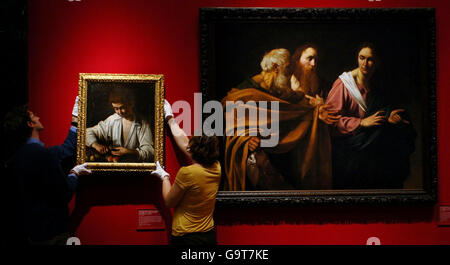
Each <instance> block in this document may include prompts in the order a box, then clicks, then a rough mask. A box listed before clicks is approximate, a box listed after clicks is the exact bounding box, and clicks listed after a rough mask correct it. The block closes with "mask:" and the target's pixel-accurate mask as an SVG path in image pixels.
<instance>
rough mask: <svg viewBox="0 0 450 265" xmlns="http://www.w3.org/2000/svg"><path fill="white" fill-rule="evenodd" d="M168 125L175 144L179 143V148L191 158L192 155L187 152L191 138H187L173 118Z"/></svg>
mask: <svg viewBox="0 0 450 265" xmlns="http://www.w3.org/2000/svg"><path fill="white" fill-rule="evenodd" d="M167 124H169V127H170V131H171V132H172V135H173V138H174V139H175V142H176V143H177V145H178V147H179V148H180V149H181V151H183V153H185V154H186V155H187V156H188V157H191V154H190V153H189V152H188V151H187V147H188V144H189V138H188V137H187V135H186V133H185V132H184V131H183V130H182V129H181V128H180V126H179V125H178V123H177V122H176V121H175V119H174V118H173V117H172V118H170V119H169V120H168V122H167Z"/></svg>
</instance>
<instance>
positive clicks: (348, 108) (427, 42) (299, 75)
mask: <svg viewBox="0 0 450 265" xmlns="http://www.w3.org/2000/svg"><path fill="white" fill-rule="evenodd" d="M200 51H201V54H200V56H201V58H200V62H201V85H200V86H201V91H202V98H203V100H204V101H207V100H215V101H220V102H221V105H222V107H223V109H224V124H222V125H223V126H222V127H220V128H223V134H222V137H221V163H222V168H223V172H222V173H223V174H222V176H223V177H222V182H221V185H220V189H219V194H218V197H217V201H218V203H219V204H226V205H245V204H248V205H266V204H268V205H280V204H281V205H286V204H287V205H289V204H336V203H343V204H361V203H362V204H366V203H367V204H377V203H402V204H408V203H411V204H417V203H427V204H429V203H434V202H436V198H437V164H436V142H437V139H436V77H435V67H436V64H435V60H436V54H435V11H434V9H431V8H426V9H425V8H413V9H404V8H399V9H356V8H353V9H316V8H315V9H298V8H201V9H200ZM203 118H204V120H206V119H208V117H206V115H205V114H204V117H203ZM225 123H226V124H225Z"/></svg>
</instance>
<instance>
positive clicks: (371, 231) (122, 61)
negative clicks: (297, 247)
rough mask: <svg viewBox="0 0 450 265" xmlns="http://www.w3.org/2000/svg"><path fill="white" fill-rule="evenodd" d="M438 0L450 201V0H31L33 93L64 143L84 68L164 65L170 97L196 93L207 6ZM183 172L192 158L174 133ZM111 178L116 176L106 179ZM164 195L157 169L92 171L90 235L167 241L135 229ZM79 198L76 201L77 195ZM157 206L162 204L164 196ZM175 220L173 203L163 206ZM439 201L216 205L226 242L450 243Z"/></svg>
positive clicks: (172, 153)
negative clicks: (105, 175)
mask: <svg viewBox="0 0 450 265" xmlns="http://www.w3.org/2000/svg"><path fill="white" fill-rule="evenodd" d="M208 6H210V7H213V6H215V7H220V6H227V7H435V8H436V21H437V43H436V44H437V94H438V124H439V126H438V137H439V144H438V171H439V203H438V205H439V204H444V205H448V204H450V164H449V163H446V162H447V161H446V158H447V157H450V149H447V148H446V147H447V146H448V141H449V140H448V137H445V136H446V135H448V134H449V133H450V123H448V122H446V121H448V120H449V119H450V117H449V113H450V112H449V111H448V110H449V108H450V105H448V104H445V102H447V101H449V100H450V94H449V93H450V89H449V88H450V80H449V79H448V78H446V77H445V73H446V72H448V71H449V69H450V65H449V64H450V54H449V53H448V52H447V51H446V47H449V46H450V29H449V28H448V26H449V25H450V16H448V13H449V11H450V2H447V1H438V0H434V1H432V0H430V1H424V0H411V1H407V0H403V1H401V0H382V1H381V2H370V1H368V0H347V1H344V0H338V1H332V0H327V1H326V0H318V1H312V0H307V1H293V0H285V1H273V0H267V1H249V0H233V1H232V0H229V1H219V0H212V1H211V0H204V1H200V0H192V1H175V0H166V1H163V0H155V1H147V0H129V1H125V0H81V1H80V2H75V1H73V2H69V1H67V0H51V1H50V0H40V1H29V95H30V97H29V98H30V105H31V107H32V109H33V110H34V111H35V112H37V113H38V115H39V116H40V117H41V121H42V122H43V123H44V125H45V126H46V129H45V130H44V132H43V133H42V140H43V141H44V142H46V144H47V145H55V144H58V143H61V142H62V141H63V139H64V137H65V135H66V132H67V130H68V128H69V124H70V114H71V110H72V106H73V102H74V99H75V96H76V95H77V91H78V74H79V73H102V72H103V73H150V74H164V76H165V84H166V98H167V99H168V100H169V101H171V102H173V101H176V100H181V99H183V100H187V101H188V102H190V103H193V93H194V92H196V91H199V75H200V74H199V67H200V63H199V32H198V13H199V11H198V10H199V8H200V7H208ZM165 156H166V161H167V168H168V171H169V173H170V174H171V175H172V176H175V174H176V172H177V170H178V169H179V167H180V166H181V165H182V163H183V159H182V157H180V156H179V152H177V151H176V150H175V149H174V146H173V142H172V141H171V139H170V138H168V137H166V154H165ZM105 183H107V184H105ZM150 204H156V205H162V204H161V195H160V187H159V183H158V182H157V181H155V180H154V179H151V178H150V177H149V178H148V179H142V178H141V179H139V178H136V179H131V180H130V179H115V180H114V181H112V182H111V181H110V180H109V179H103V180H102V179H100V180H92V179H89V180H84V181H83V183H82V190H81V191H80V193H79V194H78V195H77V209H76V211H75V213H76V214H77V216H78V217H79V222H80V223H79V226H78V228H77V232H76V234H77V236H78V237H79V238H80V239H81V243H82V244H166V243H167V233H166V231H143V232H138V231H136V209H138V208H145V207H146V205H150ZM71 205H72V206H73V205H75V203H74V202H73V203H72V204H71ZM157 207H158V206H157ZM160 209H161V212H162V215H163V216H164V217H165V218H166V223H168V224H170V222H171V219H170V211H169V210H167V209H165V208H164V207H162V206H160ZM438 211H439V209H438V208H437V207H429V208H419V209H418V208H415V207H409V208H408V207H405V208H400V209H399V208H389V207H378V208H373V207H372V208H371V207H367V208H360V207H348V208H326V207H322V208H320V207H319V208H311V209H305V208H285V209H284V208H277V209H272V208H261V209H235V210H232V211H231V210H225V209H217V211H216V221H217V223H218V228H217V230H218V233H217V236H218V240H219V243H220V244H365V243H366V241H367V239H368V238H369V237H378V238H380V240H381V243H382V244H450V227H438V225H437V218H438V215H437V213H438Z"/></svg>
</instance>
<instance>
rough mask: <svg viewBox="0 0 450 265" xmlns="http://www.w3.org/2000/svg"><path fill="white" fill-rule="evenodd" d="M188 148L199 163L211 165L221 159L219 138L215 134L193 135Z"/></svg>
mask: <svg viewBox="0 0 450 265" xmlns="http://www.w3.org/2000/svg"><path fill="white" fill-rule="evenodd" d="M188 150H189V152H190V153H191V154H192V159H194V160H195V161H196V162H197V163H199V164H201V165H203V166H207V167H208V166H211V165H213V164H214V163H215V162H216V161H217V160H218V159H219V139H217V136H215V135H213V136H206V135H202V136H192V137H191V139H190V140H189V144H188Z"/></svg>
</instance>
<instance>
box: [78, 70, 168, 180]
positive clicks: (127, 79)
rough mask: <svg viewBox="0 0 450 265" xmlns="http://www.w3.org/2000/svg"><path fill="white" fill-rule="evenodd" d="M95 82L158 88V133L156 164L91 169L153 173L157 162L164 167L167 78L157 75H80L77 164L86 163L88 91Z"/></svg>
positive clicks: (103, 165) (106, 164)
mask: <svg viewBox="0 0 450 265" xmlns="http://www.w3.org/2000/svg"><path fill="white" fill-rule="evenodd" d="M91 82H124V83H139V82H140V83H154V84H155V115H154V119H155V133H154V148H155V154H154V157H155V162H154V163H110V162H88V168H89V169H91V170H92V171H94V172H150V171H153V170H155V168H156V161H160V163H161V164H162V165H163V164H164V109H163V108H164V76H163V75H154V74H100V73H80V77H79V92H78V93H79V94H78V95H79V105H78V109H79V115H78V136H77V163H78V164H83V163H85V162H86V114H87V101H88V98H87V94H88V93H87V90H88V84H89V83H91Z"/></svg>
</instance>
